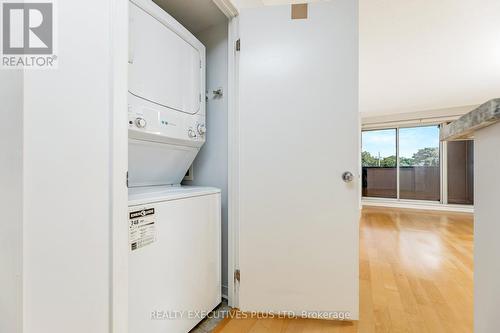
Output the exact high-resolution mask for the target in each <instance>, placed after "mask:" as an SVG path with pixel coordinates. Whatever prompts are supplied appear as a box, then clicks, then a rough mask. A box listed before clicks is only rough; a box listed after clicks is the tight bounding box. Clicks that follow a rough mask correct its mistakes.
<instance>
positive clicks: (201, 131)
mask: <svg viewBox="0 0 500 333" xmlns="http://www.w3.org/2000/svg"><path fill="white" fill-rule="evenodd" d="M197 129H198V133H199V134H200V135H205V133H207V128H206V127H205V124H198V127H197Z"/></svg>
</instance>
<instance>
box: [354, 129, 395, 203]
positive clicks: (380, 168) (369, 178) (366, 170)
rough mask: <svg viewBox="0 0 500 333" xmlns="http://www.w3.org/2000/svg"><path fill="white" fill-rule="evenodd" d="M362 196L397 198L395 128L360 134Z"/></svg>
mask: <svg viewBox="0 0 500 333" xmlns="http://www.w3.org/2000/svg"><path fill="white" fill-rule="evenodd" d="M362 142H363V148H362V154H361V160H362V166H363V196H365V197H381V198H397V158H396V129H386V130H380V131H365V132H363V135H362Z"/></svg>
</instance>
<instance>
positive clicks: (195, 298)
mask: <svg viewBox="0 0 500 333" xmlns="http://www.w3.org/2000/svg"><path fill="white" fill-rule="evenodd" d="M220 214H221V213H220V190H219V189H215V188H204V187H188V188H185V187H158V188H156V189H151V188H142V189H141V188H137V189H130V192H129V231H130V247H129V313H130V315H129V317H130V318H129V332H130V333H166V332H168V333H187V332H189V330H191V329H192V328H193V327H194V326H196V324H198V323H199V322H200V321H201V319H202V316H203V315H206V314H207V313H208V312H209V311H211V310H213V309H214V308H215V307H216V306H217V305H218V304H219V303H220V301H221V267H220V256H221V224H220V219H221V216H220Z"/></svg>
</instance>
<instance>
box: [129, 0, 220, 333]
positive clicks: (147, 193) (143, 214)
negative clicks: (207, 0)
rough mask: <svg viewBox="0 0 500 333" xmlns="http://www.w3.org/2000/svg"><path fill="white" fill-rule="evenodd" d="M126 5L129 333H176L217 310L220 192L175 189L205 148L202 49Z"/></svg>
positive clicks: (149, 9) (155, 16)
mask: <svg viewBox="0 0 500 333" xmlns="http://www.w3.org/2000/svg"><path fill="white" fill-rule="evenodd" d="M129 4H130V6H129V10H130V12H129V15H130V22H129V23H130V25H129V33H130V36H129V44H130V48H129V96H128V98H129V106H128V120H129V123H128V126H129V173H128V186H129V215H128V217H129V223H128V227H129V240H130V244H129V245H130V247H129V332H130V333H160V332H161V333H166V332H169V333H186V332H189V330H190V329H192V328H193V327H194V326H196V324H198V322H199V321H201V320H202V315H203V314H205V313H207V312H208V311H211V310H212V309H213V308H214V307H216V306H217V305H218V304H219V303H220V301H221V253H220V251H221V250H220V249H221V197H220V190H219V189H216V188H208V187H185V186H181V185H180V183H181V181H182V179H183V177H184V175H185V174H186V171H187V170H188V169H189V167H190V165H191V164H192V162H193V160H194V158H195V157H196V155H197V154H198V152H199V150H200V148H201V147H202V145H203V144H204V142H205V134H206V128H205V103H206V102H205V97H204V92H205V47H204V46H203V45H202V44H201V43H200V42H199V41H198V40H197V39H196V38H195V37H194V36H193V35H192V34H191V33H190V32H189V31H188V30H186V29H185V28H184V27H183V26H182V25H181V24H180V23H178V22H177V21H176V20H175V19H174V18H172V17H171V16H170V15H169V14H167V13H166V12H165V11H163V10H162V9H161V8H160V7H158V6H157V5H156V4H155V3H153V2H152V1H151V0H131V1H130V2H129Z"/></svg>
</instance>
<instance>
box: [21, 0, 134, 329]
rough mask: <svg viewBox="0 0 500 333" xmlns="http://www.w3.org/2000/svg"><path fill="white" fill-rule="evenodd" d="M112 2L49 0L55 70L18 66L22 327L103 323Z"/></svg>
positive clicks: (107, 292)
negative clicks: (53, 1) (21, 74)
mask: <svg viewBox="0 0 500 333" xmlns="http://www.w3.org/2000/svg"><path fill="white" fill-rule="evenodd" d="M111 2H112V1H110V0H108V1H102V0H88V1H76V0H68V1H67V0H64V1H57V6H58V14H57V16H56V20H58V26H59V31H58V35H57V36H56V38H57V40H58V44H59V51H58V59H59V68H58V69H55V70H44V71H31V70H29V71H26V73H25V82H24V87H25V90H24V230H23V238H24V247H23V251H24V253H23V259H24V263H23V270H24V279H23V280H24V281H23V289H24V290H23V292H24V297H23V300H24V306H23V310H24V332H25V333H45V332H51V333H67V332H71V333H89V332H92V333H102V332H109V330H110V327H111V323H110V311H111V304H110V296H111V286H110V281H111V234H110V229H111V223H110V220H111V195H110V193H111V192H110V191H111V190H110V186H111V184H112V182H111V174H112V170H111V149H110V142H111V129H112V123H111V115H110V109H111V105H112V100H111V92H112V86H111V67H110V51H111V45H112V40H111V38H110V28H111V23H110V20H111V15H110V13H111V8H110V4H111ZM124 101H125V99H124ZM124 112H125V111H124ZM124 126H125V125H124ZM123 179H124V175H123ZM123 184H125V183H123Z"/></svg>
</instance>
